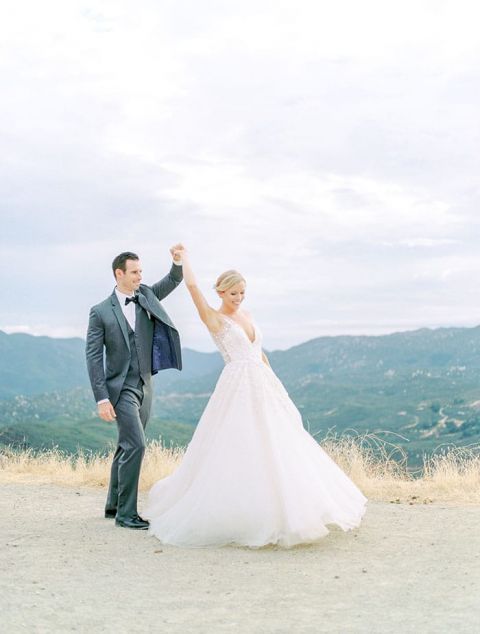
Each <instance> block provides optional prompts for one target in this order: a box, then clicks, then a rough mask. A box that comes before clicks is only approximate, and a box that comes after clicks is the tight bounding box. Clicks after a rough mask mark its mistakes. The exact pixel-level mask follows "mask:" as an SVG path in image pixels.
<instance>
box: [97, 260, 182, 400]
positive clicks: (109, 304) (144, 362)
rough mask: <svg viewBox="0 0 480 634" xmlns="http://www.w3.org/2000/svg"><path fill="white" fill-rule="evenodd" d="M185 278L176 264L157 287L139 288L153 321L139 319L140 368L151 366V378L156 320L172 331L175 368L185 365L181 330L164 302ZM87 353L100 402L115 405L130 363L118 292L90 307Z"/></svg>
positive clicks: (141, 286)
mask: <svg viewBox="0 0 480 634" xmlns="http://www.w3.org/2000/svg"><path fill="white" fill-rule="evenodd" d="M182 279H183V273H182V267H181V266H177V265H176V264H172V268H171V269H170V272H169V273H168V275H166V276H165V277H164V278H163V279H162V280H160V281H159V282H157V283H156V284H153V286H147V285H146V284H141V285H140V288H139V290H138V295H139V304H140V305H141V306H142V308H144V309H145V310H147V311H148V312H149V313H150V315H151V319H150V320H149V319H145V318H142V319H141V320H139V321H138V323H137V325H136V329H135V330H136V335H137V336H138V337H139V342H140V343H141V347H140V348H139V349H138V353H139V355H140V358H139V363H140V367H141V368H142V367H143V368H147V367H148V368H149V371H147V377H146V378H147V380H149V379H150V376H151V367H152V366H151V364H152V342H153V331H154V326H155V323H154V322H155V320H158V321H160V322H162V324H163V328H165V329H166V331H167V332H168V335H169V339H170V341H171V344H172V348H173V352H174V357H176V358H175V365H174V366H172V367H176V368H178V369H179V370H180V369H181V367H182V363H181V348H180V337H179V335H178V331H177V329H176V328H175V326H174V325H173V323H172V321H171V320H170V317H169V316H168V315H167V313H166V311H165V310H164V308H163V307H162V305H161V304H160V300H161V299H163V298H164V297H166V296H167V295H168V294H169V293H171V292H172V291H173V290H174V289H175V288H176V287H177V286H178V285H179V284H180V282H181V281H182ZM86 356H87V368H88V374H89V377H90V383H91V385H92V390H93V394H94V397H95V400H96V401H97V402H98V401H101V400H102V399H107V398H108V399H110V402H111V403H112V405H113V406H115V405H116V403H117V401H118V399H119V396H120V392H121V390H122V387H123V383H124V381H125V377H126V375H127V372H128V367H129V365H130V344H129V339H128V331H127V323H126V320H125V316H124V314H123V311H122V308H121V306H120V304H119V301H118V299H117V296H116V294H115V291H114V292H113V293H112V294H111V295H110V297H107V299H105V300H104V301H103V302H101V303H100V304H97V305H96V306H93V308H92V309H91V310H90V319H89V324H88V331H87V344H86Z"/></svg>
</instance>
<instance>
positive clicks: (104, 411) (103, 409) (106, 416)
mask: <svg viewBox="0 0 480 634" xmlns="http://www.w3.org/2000/svg"><path fill="white" fill-rule="evenodd" d="M98 415H99V416H100V418H101V419H102V420H106V421H107V422H108V423H111V422H112V421H114V420H115V419H116V418H117V415H116V414H115V410H114V409H113V405H112V404H111V403H110V401H105V402H104V403H99V404H98Z"/></svg>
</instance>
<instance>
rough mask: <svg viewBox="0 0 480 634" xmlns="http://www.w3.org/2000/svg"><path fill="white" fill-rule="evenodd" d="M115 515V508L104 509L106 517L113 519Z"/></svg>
mask: <svg viewBox="0 0 480 634" xmlns="http://www.w3.org/2000/svg"><path fill="white" fill-rule="evenodd" d="M116 515H117V509H105V517H106V518H107V519H114V517H115V516H116Z"/></svg>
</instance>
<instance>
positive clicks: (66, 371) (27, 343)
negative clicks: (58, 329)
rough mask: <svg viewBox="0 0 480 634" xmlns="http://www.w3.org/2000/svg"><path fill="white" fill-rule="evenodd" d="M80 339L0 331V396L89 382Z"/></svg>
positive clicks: (37, 392)
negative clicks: (10, 333) (8, 333)
mask: <svg viewBox="0 0 480 634" xmlns="http://www.w3.org/2000/svg"><path fill="white" fill-rule="evenodd" d="M84 350H85V342H84V341H83V340H82V339H79V338H78V339H52V338H51V337H32V335H25V334H20V333H18V334H12V335H7V334H6V333H4V332H2V331H1V330H0V398H8V397H9V396H15V395H17V394H24V395H30V394H40V393H42V392H51V391H52V390H70V389H72V388H74V387H78V386H86V385H88V377H87V372H86V369H85V362H84V361H83V359H84Z"/></svg>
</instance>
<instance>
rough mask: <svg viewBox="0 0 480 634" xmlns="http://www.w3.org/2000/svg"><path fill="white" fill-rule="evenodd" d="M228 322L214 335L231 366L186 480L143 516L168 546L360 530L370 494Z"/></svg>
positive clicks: (289, 542)
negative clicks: (331, 529)
mask: <svg viewBox="0 0 480 634" xmlns="http://www.w3.org/2000/svg"><path fill="white" fill-rule="evenodd" d="M222 317H225V320H224V324H223V327H222V329H221V330H220V332H218V333H217V334H212V337H213V339H214V341H215V343H216V345H217V347H218V348H219V350H220V352H221V354H222V356H223V359H224V361H225V367H224V369H223V371H222V373H221V375H220V378H219V379H218V382H217V385H216V387H215V390H214V392H213V394H212V396H211V398H210V400H209V402H208V404H207V406H206V408H205V410H204V412H203V414H202V416H201V419H200V421H199V423H198V426H197V428H196V430H195V433H194V435H193V438H192V440H191V442H190V444H189V445H188V448H187V450H186V452H185V455H184V457H183V460H182V462H181V464H180V466H179V467H178V468H177V469H176V471H175V472H174V473H173V474H172V475H170V476H168V477H167V478H164V479H163V480H160V481H158V482H156V483H155V484H154V485H153V487H152V489H151V490H150V493H149V496H148V503H147V508H146V510H145V511H144V512H143V513H142V515H143V517H145V518H147V519H148V520H150V529H149V531H150V534H151V535H154V536H155V537H157V538H158V539H159V540H160V541H161V542H163V543H164V544H174V545H177V546H187V547H201V546H221V545H226V544H238V545H244V546H250V547H260V546H264V545H267V544H278V545H280V546H285V547H290V546H294V545H295V544H300V543H309V542H314V541H316V540H318V539H320V538H322V537H324V536H325V535H326V534H327V533H328V529H327V527H326V526H327V524H336V525H338V526H340V527H341V528H342V529H343V530H348V529H351V528H354V527H356V526H358V525H359V523H360V520H361V518H362V515H363V514H364V512H365V504H366V502H367V500H366V498H365V497H364V496H363V494H362V493H361V492H360V491H359V490H358V488H357V487H356V486H355V485H354V484H353V482H352V481H351V480H350V479H349V478H348V477H347V476H346V475H345V473H344V472H343V471H342V470H341V469H340V468H339V467H338V466H337V464H336V463H335V462H334V461H333V460H332V459H331V458H330V457H329V456H328V455H327V454H326V453H325V451H324V450H323V449H322V448H321V447H320V445H319V444H318V443H317V442H316V441H315V440H314V439H313V438H312V436H310V434H309V433H308V432H307V431H305V429H304V428H303V425H302V419H301V416H300V412H299V411H298V410H297V408H296V407H295V405H294V404H293V402H292V401H291V400H290V398H289V396H288V394H287V392H286V391H285V388H284V387H283V385H282V383H281V382H280V380H279V379H278V378H277V376H276V375H275V374H274V372H273V371H272V370H271V368H270V367H268V366H267V365H266V364H265V363H264V362H263V361H262V346H261V333H260V330H259V329H258V327H257V326H256V325H255V338H254V340H253V342H251V341H250V339H249V337H248V335H247V333H246V331H245V330H244V329H243V328H242V327H241V326H240V325H239V324H238V323H237V322H235V321H233V320H232V319H230V318H228V317H226V316H222Z"/></svg>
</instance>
